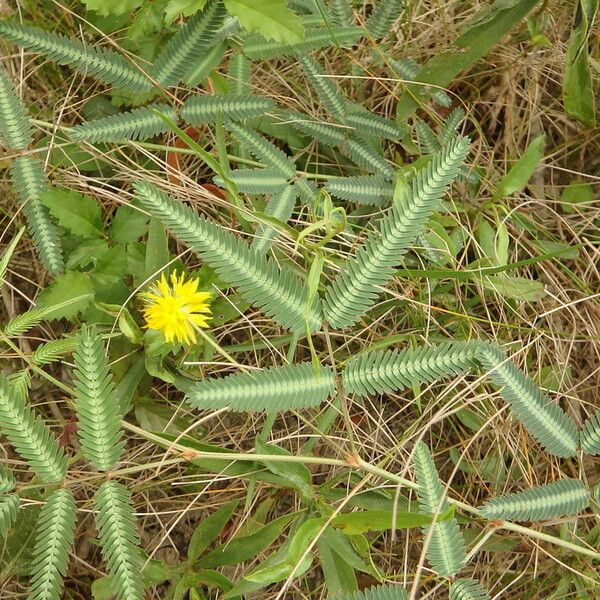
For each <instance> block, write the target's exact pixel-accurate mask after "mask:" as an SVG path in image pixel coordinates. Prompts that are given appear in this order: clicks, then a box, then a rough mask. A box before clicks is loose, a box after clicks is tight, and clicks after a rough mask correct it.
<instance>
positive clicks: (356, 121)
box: [344, 110, 404, 140]
mask: <svg viewBox="0 0 600 600" xmlns="http://www.w3.org/2000/svg"><path fill="white" fill-rule="evenodd" d="M344 123H345V124H346V125H348V127H352V129H354V131H356V132H357V133H359V134H361V135H372V136H374V137H380V138H383V139H386V140H399V139H400V138H401V137H402V136H403V135H404V131H403V130H402V129H400V127H398V125H396V123H394V121H390V120H389V119H386V118H385V117H382V116H380V115H375V114H373V113H371V112H368V111H366V110H360V111H355V112H352V113H350V114H349V115H348V116H347V117H346V120H345V121H344Z"/></svg>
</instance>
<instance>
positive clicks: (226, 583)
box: [169, 569, 241, 600]
mask: <svg viewBox="0 0 600 600" xmlns="http://www.w3.org/2000/svg"><path fill="white" fill-rule="evenodd" d="M202 585H205V586H206V587H208V588H212V589H218V590H221V591H223V592H228V591H229V590H230V589H231V588H232V587H233V584H232V583H231V581H230V580H229V579H228V578H227V577H225V575H221V573H219V572H217V571H213V570H211V569H204V570H202V571H197V572H195V573H186V574H185V575H184V576H183V577H182V578H181V579H180V580H179V582H178V583H177V585H176V586H175V590H174V592H173V596H172V597H171V596H169V598H171V600H185V599H187V598H189V600H196V599H200V600H203V599H204V596H202V597H201V596H200V594H199V593H198V592H197V591H196V590H197V588H198V587H200V586H202ZM194 594H195V595H194ZM240 600H241V599H240Z"/></svg>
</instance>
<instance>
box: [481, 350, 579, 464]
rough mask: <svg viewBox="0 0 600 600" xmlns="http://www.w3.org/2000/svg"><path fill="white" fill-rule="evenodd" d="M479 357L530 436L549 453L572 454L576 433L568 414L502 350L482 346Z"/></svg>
mask: <svg viewBox="0 0 600 600" xmlns="http://www.w3.org/2000/svg"><path fill="white" fill-rule="evenodd" d="M479 360H480V361H481V364H482V365H483V367H484V368H485V369H486V370H487V371H488V375H489V377H490V379H491V380H492V381H493V382H494V383H495V384H496V385H497V386H500V388H501V389H500V394H501V395H502V397H503V398H504V399H505V400H506V402H508V403H509V404H510V406H511V408H512V412H513V414H514V415H515V417H516V418H517V419H519V421H521V423H523V425H525V427H527V429H528V430H529V432H530V433H531V435H533V437H534V438H535V439H536V440H537V441H538V442H539V443H540V444H541V445H542V446H543V447H544V448H545V449H546V450H547V451H548V452H550V453H551V454H555V455H556V456H562V457H568V456H573V455H574V454H575V452H576V451H577V446H578V445H579V432H578V431H577V426H576V425H575V422H574V421H573V419H572V418H571V417H569V416H568V415H567V414H566V413H565V412H564V411H563V410H562V408H561V407H560V406H558V405H557V404H555V403H554V402H552V400H551V399H550V398H549V397H548V396H547V395H546V394H544V393H543V392H542V391H541V390H540V389H539V388H538V386H537V385H536V384H535V383H534V382H533V381H532V380H531V379H530V378H529V377H527V376H526V375H525V374H524V373H522V372H521V371H520V370H519V369H518V368H517V367H516V366H515V365H514V364H513V363H512V362H511V361H509V360H508V359H507V358H506V355H505V354H504V352H503V350H502V349H501V348H499V347H497V346H494V345H492V344H485V345H482V346H481V348H480V351H479Z"/></svg>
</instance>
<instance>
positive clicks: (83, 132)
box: [69, 104, 177, 143]
mask: <svg viewBox="0 0 600 600" xmlns="http://www.w3.org/2000/svg"><path fill="white" fill-rule="evenodd" d="M155 110H156V111H159V112H160V113H162V114H164V115H165V116H166V117H168V118H169V119H170V120H171V121H176V120H177V115H176V113H175V111H174V110H173V109H172V108H171V107H170V106H169V105H167V104H151V105H150V106H145V107H143V108H136V109H134V110H132V111H129V112H124V113H120V114H118V115H110V116H108V117H102V118H101V119H94V120H93V121H87V122H85V123H82V124H81V125H77V126H76V127H73V129H71V130H70V132H69V135H70V136H71V137H72V138H73V139H75V140H77V141H80V142H81V141H85V142H92V143H95V142H123V141H125V140H145V139H148V138H150V137H153V136H155V135H158V134H160V133H164V132H165V131H169V126H168V125H167V124H166V123H165V122H164V120H163V119H161V118H160V116H159V115H157V114H156V112H154V111H155Z"/></svg>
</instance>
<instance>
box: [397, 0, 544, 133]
mask: <svg viewBox="0 0 600 600" xmlns="http://www.w3.org/2000/svg"><path fill="white" fill-rule="evenodd" d="M539 2H540V0H497V1H496V2H495V3H494V4H493V5H492V6H489V4H488V3H486V4H485V5H484V7H483V8H482V9H481V10H480V11H479V12H478V13H477V14H476V17H475V20H474V21H472V22H471V25H470V27H469V28H468V29H467V30H466V31H464V32H463V33H462V35H460V36H459V37H458V38H457V39H456V40H455V41H454V43H453V44H452V46H451V47H450V49H448V50H447V51H445V52H441V53H435V54H434V55H433V57H432V58H431V59H430V60H429V61H428V62H427V63H426V64H425V65H424V66H423V68H422V69H420V70H419V72H418V73H417V74H416V76H415V78H414V80H415V81H416V82H419V83H416V84H408V85H407V86H406V89H407V93H406V94H404V95H403V96H402V97H401V98H400V100H399V102H398V104H397V107H396V113H397V117H398V119H399V120H400V121H402V120H404V119H405V118H407V117H409V116H410V115H412V114H413V113H414V112H415V111H416V110H417V109H418V108H419V106H421V104H422V103H423V102H424V101H425V100H426V99H427V97H428V96H429V95H431V93H432V92H434V91H435V90H436V88H430V89H429V90H427V89H425V90H424V87H423V85H422V84H423V83H429V84H432V85H434V86H438V88H437V91H439V88H445V87H447V86H448V84H449V83H451V82H452V81H453V80H454V79H455V78H456V76H457V75H458V74H459V73H460V72H461V71H464V70H466V69H469V68H470V67H471V66H473V65H474V64H475V63H476V62H477V61H478V60H479V59H480V58H482V57H483V56H485V55H486V54H487V53H488V52H489V51H490V50H491V49H492V47H493V46H495V45H496V44H497V43H498V42H499V41H500V39H501V38H503V37H504V36H505V35H506V34H507V33H508V32H509V31H510V30H511V29H512V28H513V27H515V26H516V25H517V24H518V23H519V22H521V20H522V19H523V18H524V17H525V16H526V15H527V13H529V12H530V11H531V10H532V9H533V8H534V7H535V6H536V5H537V4H539ZM424 91H425V93H423V92H424Z"/></svg>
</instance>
